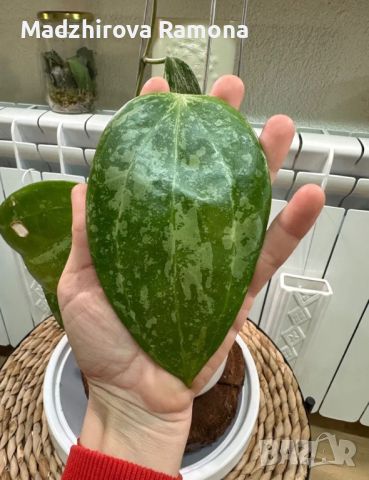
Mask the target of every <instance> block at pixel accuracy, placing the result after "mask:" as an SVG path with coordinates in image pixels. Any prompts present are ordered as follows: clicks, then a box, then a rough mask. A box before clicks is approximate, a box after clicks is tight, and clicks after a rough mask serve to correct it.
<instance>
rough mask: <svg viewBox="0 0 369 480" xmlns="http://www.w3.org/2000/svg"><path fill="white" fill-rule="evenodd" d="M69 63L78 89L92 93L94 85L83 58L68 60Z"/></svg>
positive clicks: (77, 57)
mask: <svg viewBox="0 0 369 480" xmlns="http://www.w3.org/2000/svg"><path fill="white" fill-rule="evenodd" d="M67 63H68V66H69V68H70V71H71V72H72V75H73V78H74V80H75V82H76V84H77V87H78V89H79V90H82V91H92V90H93V89H94V83H93V81H92V80H91V77H90V73H89V71H88V68H87V65H84V64H83V61H81V57H79V56H77V55H76V56H75V57H71V58H68V60H67Z"/></svg>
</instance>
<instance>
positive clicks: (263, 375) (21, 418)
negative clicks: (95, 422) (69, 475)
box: [0, 319, 310, 480]
mask: <svg viewBox="0 0 369 480" xmlns="http://www.w3.org/2000/svg"><path fill="white" fill-rule="evenodd" d="M242 333H243V337H244V338H245V340H246V343H247V345H248V347H249V349H250V352H251V354H252V356H253V358H254V360H255V363H256V366H257V370H258V373H259V378H260V386H261V402H260V412H259V418H258V422H257V425H256V427H255V430H254V435H253V438H252V440H251V442H250V444H249V447H248V449H247V451H246V452H245V453H244V455H243V457H242V458H241V460H240V462H239V463H238V465H237V466H236V467H235V469H234V470H233V471H232V472H231V473H230V474H229V475H228V476H227V477H226V478H227V480H231V479H232V480H233V479H253V480H256V479H260V480H269V479H273V480H277V479H278V480H282V479H283V480H290V479H291V480H292V479H294V480H302V479H305V478H306V477H307V466H306V465H294V464H293V463H296V462H293V463H291V462H290V461H288V460H285V461H284V462H283V463H281V464H277V465H268V466H262V465H261V461H260V452H261V450H260V440H266V439H273V440H278V441H280V440H282V439H292V440H309V438H310V428H309V424H308V420H307V416H306V413H305V408H304V404H303V400H302V398H301V394H300V391H299V388H298V385H297V382H296V380H295V378H294V376H293V374H292V372H291V370H290V368H289V367H288V366H287V364H286V363H285V361H284V359H283V357H282V355H281V354H280V353H279V352H278V350H277V349H276V347H275V346H274V345H273V343H272V342H271V341H270V340H269V339H268V338H267V337H266V336H265V335H264V334H263V333H262V332H261V331H260V330H258V329H257V328H256V327H255V326H254V325H253V324H252V323H251V322H246V324H245V326H244V329H243V332H242ZM62 335H63V332H62V331H61V330H60V328H59V327H58V326H57V324H56V322H55V321H54V320H52V319H48V320H45V321H44V322H43V323H41V324H40V325H39V326H38V327H37V328H36V329H35V330H34V331H33V332H32V333H31V334H30V335H29V336H28V337H27V338H26V339H25V340H24V341H23V342H22V343H21V345H20V346H19V347H18V348H17V349H16V350H15V351H14V353H13V354H12V355H11V356H10V357H9V358H8V360H7V362H6V363H5V365H4V366H3V368H2V370H1V372H0V398H1V400H0V478H1V480H3V479H4V480H8V479H22V480H29V479H59V478H60V476H61V471H62V463H61V461H60V459H59V458H58V457H57V455H56V453H55V452H54V449H53V446H52V444H51V441H50V438H49V433H48V429H47V425H46V419H45V416H44V413H43V404H42V384H43V379H44V373H45V368H46V366H47V363H48V360H49V357H50V354H51V353H52V351H53V349H54V347H55V346H56V344H57V343H58V341H59V340H60V338H61V337H62ZM276 443H278V442H276Z"/></svg>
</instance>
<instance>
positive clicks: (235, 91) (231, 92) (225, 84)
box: [210, 75, 245, 110]
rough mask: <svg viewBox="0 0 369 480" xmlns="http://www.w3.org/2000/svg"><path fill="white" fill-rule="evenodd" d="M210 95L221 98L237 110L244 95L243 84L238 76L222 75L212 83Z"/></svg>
mask: <svg viewBox="0 0 369 480" xmlns="http://www.w3.org/2000/svg"><path fill="white" fill-rule="evenodd" d="M210 95H211V96H213V97H218V98H221V99H222V100H224V101H225V102H227V103H229V104H230V105H231V106H232V107H234V108H236V109H237V110H238V109H239V108H240V106H241V103H242V101H243V98H244V96H245V86H244V84H243V81H242V80H241V79H240V78H239V77H236V76H235V75H223V77H220V78H218V80H217V81H216V82H215V83H214V85H213V87H212V89H211V92H210Z"/></svg>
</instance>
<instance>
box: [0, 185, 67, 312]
mask: <svg viewBox="0 0 369 480" xmlns="http://www.w3.org/2000/svg"><path fill="white" fill-rule="evenodd" d="M75 185H76V184H75V183H73V182H63V181H45V182H38V183H34V184H31V185H27V186H26V187H23V188H22V189H20V190H18V191H17V192H15V193H13V194H12V195H10V196H9V197H8V198H7V199H6V200H5V201H4V202H3V203H2V204H1V205H0V234H1V235H2V236H3V238H4V240H5V241H6V242H7V243H8V244H9V245H10V246H11V247H12V248H13V249H14V250H16V251H17V252H18V253H20V254H21V256H22V257H23V260H24V263H25V265H26V267H27V269H28V270H29V272H30V273H31V275H32V276H33V277H34V278H35V279H36V280H37V281H38V282H39V283H40V285H41V286H42V288H43V290H44V293H45V295H46V299H47V301H48V303H49V306H50V308H51V310H52V312H53V313H54V315H55V316H56V318H57V319H59V321H60V312H59V308H58V304H57V299H56V289H57V286H58V282H59V278H60V276H61V274H62V272H63V269H64V266H65V264H66V261H67V259H68V255H69V251H70V248H71V226H72V206H71V198H70V196H71V190H72V188H73V187H74V186H75Z"/></svg>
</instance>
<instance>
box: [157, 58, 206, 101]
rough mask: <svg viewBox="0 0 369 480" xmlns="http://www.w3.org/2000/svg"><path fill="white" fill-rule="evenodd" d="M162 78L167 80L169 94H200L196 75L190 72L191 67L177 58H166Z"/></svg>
mask: <svg viewBox="0 0 369 480" xmlns="http://www.w3.org/2000/svg"><path fill="white" fill-rule="evenodd" d="M164 78H165V79H166V80H167V82H168V84H169V87H170V91H171V92H175V93H189V94H193V95H200V94H201V88H200V85H199V82H198V81H197V78H196V75H195V74H194V73H193V71H192V70H191V67H190V66H189V65H187V63H185V62H184V61H183V60H181V59H179V58H176V57H166V59H165V65H164Z"/></svg>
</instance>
